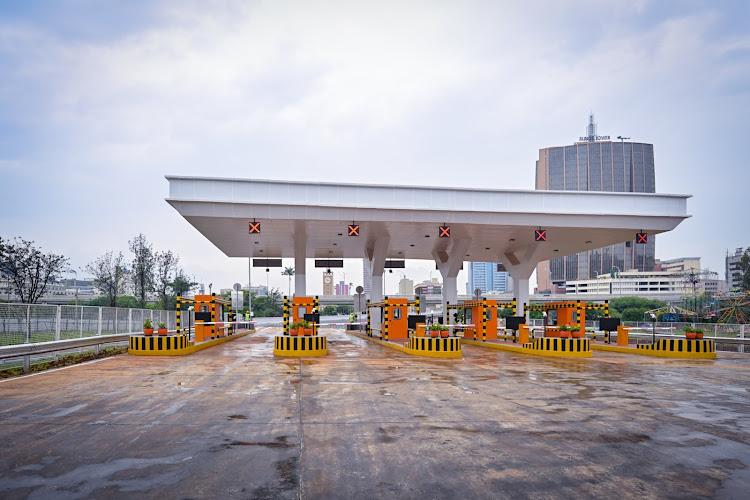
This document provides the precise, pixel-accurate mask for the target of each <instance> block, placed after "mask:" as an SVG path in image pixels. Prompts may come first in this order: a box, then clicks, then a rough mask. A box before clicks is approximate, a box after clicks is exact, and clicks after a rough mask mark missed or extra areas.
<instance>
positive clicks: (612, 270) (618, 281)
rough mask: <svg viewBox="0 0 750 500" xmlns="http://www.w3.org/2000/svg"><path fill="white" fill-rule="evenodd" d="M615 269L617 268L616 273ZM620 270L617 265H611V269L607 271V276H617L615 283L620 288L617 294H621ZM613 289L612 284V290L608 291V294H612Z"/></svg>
mask: <svg viewBox="0 0 750 500" xmlns="http://www.w3.org/2000/svg"><path fill="white" fill-rule="evenodd" d="M615 269H617V274H615ZM621 272H622V271H620V268H619V267H617V266H612V269H610V271H609V276H610V277H612V278H614V277H615V276H616V277H617V284H618V285H619V288H620V293H619V295H622V282H621V281H620V273H621ZM614 291H615V290H614V285H613V286H612V291H611V292H610V294H611V295H614Z"/></svg>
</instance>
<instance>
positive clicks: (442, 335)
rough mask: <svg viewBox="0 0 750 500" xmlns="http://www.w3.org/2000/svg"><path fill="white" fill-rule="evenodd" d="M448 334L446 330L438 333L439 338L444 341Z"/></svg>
mask: <svg viewBox="0 0 750 500" xmlns="http://www.w3.org/2000/svg"><path fill="white" fill-rule="evenodd" d="M449 333H450V332H449V331H448V330H443V331H441V332H440V336H441V337H443V338H444V339H445V338H448V334H449Z"/></svg>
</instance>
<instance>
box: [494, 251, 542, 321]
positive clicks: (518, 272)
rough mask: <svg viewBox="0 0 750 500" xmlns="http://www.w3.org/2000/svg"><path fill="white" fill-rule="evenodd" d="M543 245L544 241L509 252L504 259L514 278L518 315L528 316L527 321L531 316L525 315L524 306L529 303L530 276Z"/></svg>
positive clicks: (514, 293)
mask: <svg viewBox="0 0 750 500" xmlns="http://www.w3.org/2000/svg"><path fill="white" fill-rule="evenodd" d="M542 245H544V243H534V244H532V245H530V246H528V247H526V248H525V249H522V250H518V251H516V252H507V253H506V254H505V260H504V261H503V264H504V265H505V267H506V269H508V272H509V274H510V277H511V278H513V296H514V297H515V298H516V304H517V305H516V315H518V316H526V321H527V322H528V320H529V316H528V314H525V315H524V312H523V306H524V305H528V304H529V278H530V277H531V273H533V272H534V268H535V267H536V265H537V264H538V263H539V254H540V253H541V249H542V248H543V246H542ZM519 255H522V257H520V258H519Z"/></svg>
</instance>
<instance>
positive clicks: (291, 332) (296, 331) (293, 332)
mask: <svg viewBox="0 0 750 500" xmlns="http://www.w3.org/2000/svg"><path fill="white" fill-rule="evenodd" d="M289 335H291V336H292V337H296V336H297V335H299V328H290V329H289Z"/></svg>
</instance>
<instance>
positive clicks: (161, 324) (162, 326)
mask: <svg viewBox="0 0 750 500" xmlns="http://www.w3.org/2000/svg"><path fill="white" fill-rule="evenodd" d="M156 326H157V328H159V329H160V330H161V329H165V328H167V325H166V324H165V323H162V322H161V321H160V322H158V323H157V324H156Z"/></svg>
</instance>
